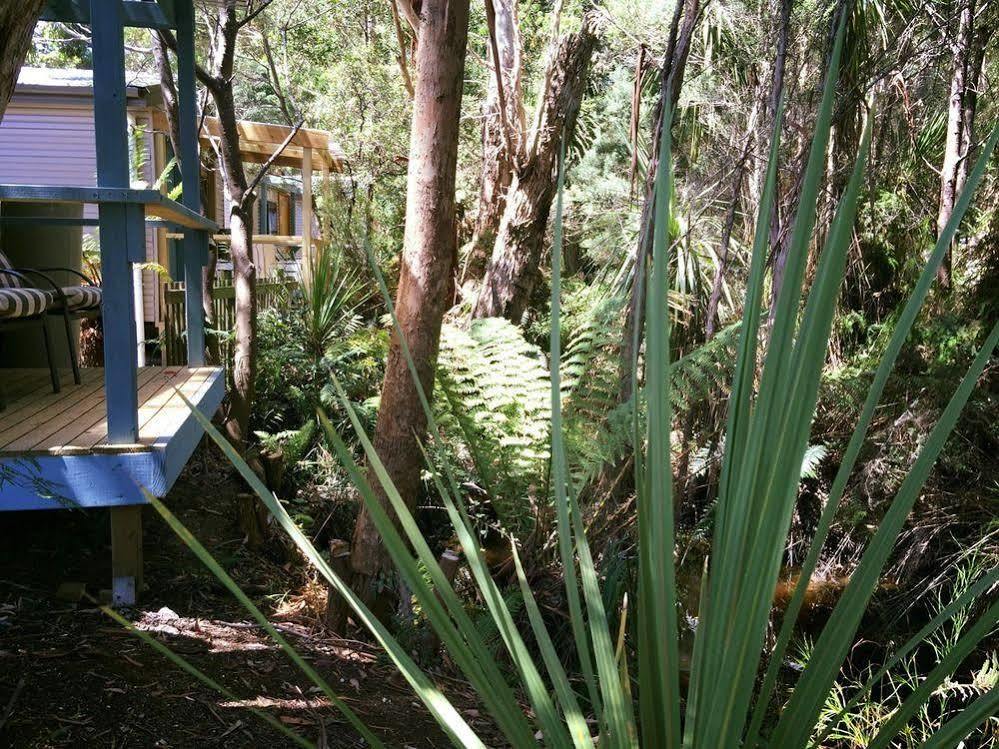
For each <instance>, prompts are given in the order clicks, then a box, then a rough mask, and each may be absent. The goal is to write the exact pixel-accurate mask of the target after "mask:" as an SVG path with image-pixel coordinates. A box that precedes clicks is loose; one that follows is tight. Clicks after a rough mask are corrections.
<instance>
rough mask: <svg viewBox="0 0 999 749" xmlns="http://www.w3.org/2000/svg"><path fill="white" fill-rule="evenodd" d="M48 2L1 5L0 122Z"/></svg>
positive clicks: (34, 0) (26, 0)
mask: <svg viewBox="0 0 999 749" xmlns="http://www.w3.org/2000/svg"><path fill="white" fill-rule="evenodd" d="M43 5H45V0H18V1H17V2H5V3H2V4H0V120H2V119H3V113H4V111H5V110H6V109H7V104H8V103H9V102H10V97H11V96H12V95H13V94H14V87H15V86H16V85H17V75H18V73H20V72H21V66H22V65H23V64H24V58H25V57H26V56H27V54H28V49H29V48H30V47H31V35H32V33H33V32H34V30H35V24H36V23H38V17H39V16H40V15H41V14H42V6H43Z"/></svg>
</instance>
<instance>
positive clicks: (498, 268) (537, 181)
mask: <svg viewBox="0 0 999 749" xmlns="http://www.w3.org/2000/svg"><path fill="white" fill-rule="evenodd" d="M596 42H597V36H596V32H595V28H594V19H593V18H592V17H591V16H589V15H586V16H584V18H583V25H582V28H581V29H580V30H579V31H578V32H576V33H574V34H569V35H566V36H564V37H562V39H561V40H560V41H559V45H558V49H557V51H556V53H555V54H554V55H553V56H552V58H551V60H550V61H549V65H548V71H547V75H546V80H549V81H550V83H549V85H548V86H547V87H546V90H545V92H544V98H543V99H542V101H541V102H540V103H539V107H540V112H539V118H538V125H537V128H536V130H535V131H534V141H533V143H532V144H531V147H530V148H529V149H528V151H527V153H526V156H525V158H524V159H523V163H520V164H517V165H516V168H515V172H514V175H513V181H512V182H511V184H510V189H509V192H508V194H507V204H506V209H505V210H504V212H503V218H502V219H501V220H500V225H499V230H498V232H497V235H496V241H495V243H494V245H493V252H492V257H491V258H490V261H489V266H488V268H487V269H486V275H485V278H484V279H483V282H482V289H481V291H480V292H479V296H478V299H477V300H476V304H475V311H474V315H475V317H499V316H503V317H507V318H509V319H510V320H513V321H514V322H519V321H520V319H521V317H522V316H523V314H524V311H525V310H526V309H527V307H528V304H529V303H530V300H531V293H532V292H533V291H534V285H535V283H536V282H537V280H538V277H539V276H540V268H539V264H540V261H541V245H542V242H543V240H544V235H545V229H546V227H547V225H548V215H549V213H550V212H551V205H552V201H553V200H554V198H555V177H556V170H557V168H558V155H559V151H560V149H561V147H562V140H563V137H564V138H567V139H570V138H571V137H572V133H573V130H574V129H575V126H576V117H577V116H578V114H579V107H580V104H581V103H582V100H583V92H584V90H585V88H586V76H587V71H588V69H589V65H590V59H591V57H592V56H593V49H594V47H595V46H596Z"/></svg>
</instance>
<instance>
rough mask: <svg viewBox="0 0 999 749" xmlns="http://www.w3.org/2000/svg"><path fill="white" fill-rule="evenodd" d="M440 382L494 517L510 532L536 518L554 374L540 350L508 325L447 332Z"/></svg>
mask: <svg viewBox="0 0 999 749" xmlns="http://www.w3.org/2000/svg"><path fill="white" fill-rule="evenodd" d="M437 376H438V381H439V382H440V385H441V393H442V394H443V395H444V399H443V400H444V401H446V405H447V410H448V412H449V414H450V415H451V416H452V417H453V418H454V419H455V421H456V423H457V425H458V426H459V428H460V431H461V433H462V437H463V441H464V443H465V445H466V447H467V449H468V450H469V454H470V457H471V459H472V461H473V463H474V464H475V470H476V472H477V473H478V474H479V478H480V479H481V481H482V482H483V483H484V484H485V486H484V488H485V489H486V491H487V492H488V493H489V496H490V500H491V503H492V506H493V509H494V510H495V511H496V514H497V515H498V517H499V519H500V521H501V522H502V524H503V525H504V526H506V527H507V528H508V529H510V530H514V531H516V530H523V529H524V528H525V527H526V526H527V525H529V523H530V520H531V518H532V516H533V512H532V498H533V497H536V496H537V495H539V494H540V490H541V488H542V486H543V484H544V481H545V475H546V473H547V469H548V444H549V433H550V429H551V405H550V402H549V395H550V382H549V378H548V366H547V363H546V362H545V359H544V356H543V354H542V353H541V351H540V349H538V348H537V347H536V346H533V345H532V344H530V343H528V342H527V341H526V340H524V337H523V335H522V334H521V331H520V329H519V328H517V327H516V326H515V325H513V324H512V323H510V322H509V321H508V320H505V319H503V318H487V319H483V320H476V321H475V322H473V323H472V325H471V326H470V327H469V329H468V330H462V329H461V328H458V327H456V326H453V325H445V326H444V328H443V330H442V332H441V350H440V355H439V359H438V372H437Z"/></svg>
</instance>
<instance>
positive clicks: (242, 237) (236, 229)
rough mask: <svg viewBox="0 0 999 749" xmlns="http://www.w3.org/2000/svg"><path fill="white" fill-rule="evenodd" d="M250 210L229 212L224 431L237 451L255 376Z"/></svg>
mask: <svg viewBox="0 0 999 749" xmlns="http://www.w3.org/2000/svg"><path fill="white" fill-rule="evenodd" d="M252 223H253V221H252V216H251V212H250V209H248V208H245V207H244V206H243V204H242V202H241V201H235V200H234V201H233V203H232V210H231V211H230V213H229V232H230V250H231V254H232V285H233V287H234V288H235V294H236V305H235V306H236V311H235V334H236V335H235V341H234V345H233V365H232V388H231V389H230V392H229V413H228V418H227V419H226V430H227V432H228V434H229V439H230V440H231V441H232V443H233V445H234V446H235V447H236V449H237V450H239V451H240V452H242V451H244V450H245V449H246V439H247V437H248V436H249V425H250V410H251V409H252V407H253V391H254V382H255V379H256V374H257V268H256V266H255V265H254V264H253V234H252V231H251V229H250V227H251V226H252Z"/></svg>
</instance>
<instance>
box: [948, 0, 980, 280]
mask: <svg viewBox="0 0 999 749" xmlns="http://www.w3.org/2000/svg"><path fill="white" fill-rule="evenodd" d="M987 11H988V8H987V7H986V8H985V9H984V11H979V10H978V9H977V7H976V2H975V0H959V4H958V12H957V13H956V15H957V17H958V22H957V33H956V34H955V35H953V36H952V37H950V36H949V40H950V48H951V55H952V56H951V59H952V65H951V78H950V94H949V97H948V100H947V139H946V143H945V145H944V156H943V164H942V165H941V167H940V202H939V209H938V212H937V224H936V229H937V235H938V236H939V235H940V233H941V232H942V231H943V229H944V227H945V226H946V225H947V222H948V221H949V220H950V217H951V214H952V213H953V212H954V203H955V202H956V201H957V197H958V195H960V194H961V189H962V188H963V186H964V181H965V179H966V177H967V174H968V163H969V162H970V160H971V159H970V156H971V149H972V146H973V144H974V128H975V112H976V110H977V108H978V85H979V79H980V78H981V75H982V63H983V61H984V58H985V47H986V46H987V45H988V42H989V39H990V37H991V33H992V27H991V26H990V25H989V24H988V22H987V20H986V19H984V18H977V17H976V12H981V13H983V14H984V12H987ZM953 252H954V247H953V243H952V244H951V247H950V249H948V251H947V254H946V255H945V256H944V261H943V263H941V265H940V268H939V270H938V271H937V280H938V281H939V282H940V287H941V288H942V289H943V290H944V291H949V290H950V288H951V286H952V285H953Z"/></svg>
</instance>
